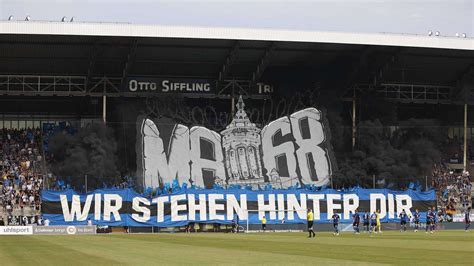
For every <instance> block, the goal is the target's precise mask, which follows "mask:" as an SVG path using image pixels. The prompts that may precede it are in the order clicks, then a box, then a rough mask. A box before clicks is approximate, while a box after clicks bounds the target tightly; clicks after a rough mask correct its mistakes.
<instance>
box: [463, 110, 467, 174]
mask: <svg viewBox="0 0 474 266" xmlns="http://www.w3.org/2000/svg"><path fill="white" fill-rule="evenodd" d="M463 159H464V160H463V166H464V171H466V170H467V103H464V156H463Z"/></svg>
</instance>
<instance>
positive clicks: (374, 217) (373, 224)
mask: <svg viewBox="0 0 474 266" xmlns="http://www.w3.org/2000/svg"><path fill="white" fill-rule="evenodd" d="M376 227H377V214H376V213H375V211H374V212H373V213H372V214H371V215H370V232H371V233H372V232H375V228H376Z"/></svg>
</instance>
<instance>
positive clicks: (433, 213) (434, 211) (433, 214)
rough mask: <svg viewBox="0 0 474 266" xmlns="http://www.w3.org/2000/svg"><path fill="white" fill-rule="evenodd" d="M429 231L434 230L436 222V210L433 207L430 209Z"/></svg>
mask: <svg viewBox="0 0 474 266" xmlns="http://www.w3.org/2000/svg"><path fill="white" fill-rule="evenodd" d="M431 217H433V218H432V219H431V233H433V232H434V231H435V230H436V223H437V222H438V212H437V211H436V209H435V207H433V209H432V210H431Z"/></svg>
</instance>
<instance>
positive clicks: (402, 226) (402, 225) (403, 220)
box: [398, 210, 408, 232]
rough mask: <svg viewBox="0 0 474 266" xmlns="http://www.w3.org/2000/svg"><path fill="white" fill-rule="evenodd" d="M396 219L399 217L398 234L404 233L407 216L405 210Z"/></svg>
mask: <svg viewBox="0 0 474 266" xmlns="http://www.w3.org/2000/svg"><path fill="white" fill-rule="evenodd" d="M398 217H400V232H402V231H403V232H405V231H406V230H407V220H408V215H407V213H406V212H405V210H402V212H401V213H400V215H399V216H398Z"/></svg>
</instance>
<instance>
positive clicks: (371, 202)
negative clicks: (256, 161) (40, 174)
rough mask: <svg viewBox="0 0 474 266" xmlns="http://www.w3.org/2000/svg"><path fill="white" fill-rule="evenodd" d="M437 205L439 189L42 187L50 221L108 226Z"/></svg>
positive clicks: (390, 211)
mask: <svg viewBox="0 0 474 266" xmlns="http://www.w3.org/2000/svg"><path fill="white" fill-rule="evenodd" d="M434 205H435V191H434V190H432V191H428V192H415V191H412V190H407V191H392V190H387V189H355V190H353V191H336V190H332V189H326V190H321V191H312V190H305V189H288V190H269V191H251V190H246V189H239V190H229V189H227V190H225V189H211V190H198V189H182V190H180V191H177V192H174V193H172V194H169V195H160V196H156V197H154V198H149V197H147V196H145V195H142V194H139V193H137V192H135V191H133V190H131V189H109V190H96V191H93V192H91V193H88V194H77V193H75V192H74V191H72V190H66V191H43V193H42V210H43V216H44V218H45V219H48V220H50V222H51V225H85V224H87V221H88V220H92V221H93V224H96V225H109V226H158V227H171V226H183V225H186V224H188V223H190V222H198V223H221V224H230V223H231V222H232V221H233V220H237V219H238V220H239V221H240V222H241V223H246V222H247V221H248V223H249V224H260V223H261V220H262V218H263V217H264V216H265V217H266V219H267V223H268V224H281V223H282V222H285V223H288V224H300V223H305V222H306V215H307V209H308V208H311V209H313V210H314V221H315V222H316V223H328V222H330V221H329V219H330V217H331V216H332V215H333V214H334V213H338V214H340V216H341V222H342V223H348V222H351V221H352V214H353V213H354V212H355V211H356V210H358V211H359V212H360V213H361V214H362V213H363V212H365V211H368V212H370V213H373V212H375V211H379V215H380V219H381V221H382V222H394V221H398V214H399V213H400V212H401V211H402V210H405V211H406V212H407V213H408V215H410V216H411V213H412V212H413V211H414V210H415V209H419V210H420V211H421V216H422V222H424V220H423V218H424V217H425V213H424V212H423V211H425V210H427V208H428V207H431V206H434Z"/></svg>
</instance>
